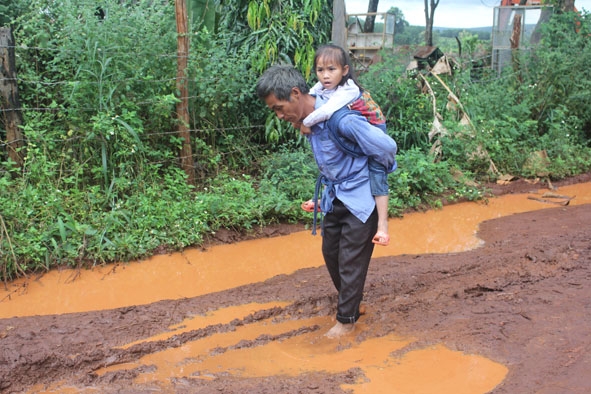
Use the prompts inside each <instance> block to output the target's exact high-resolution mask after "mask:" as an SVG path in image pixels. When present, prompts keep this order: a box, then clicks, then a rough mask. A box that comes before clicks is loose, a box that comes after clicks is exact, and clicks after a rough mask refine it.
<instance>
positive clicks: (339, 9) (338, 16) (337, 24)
mask: <svg viewBox="0 0 591 394" xmlns="http://www.w3.org/2000/svg"><path fill="white" fill-rule="evenodd" d="M346 12H347V11H346V9H345V0H334V1H333V2H332V36H331V40H332V43H333V44H335V45H338V46H340V47H341V48H343V49H345V50H347V26H346V25H347V23H346V21H345V16H346V15H345V14H346Z"/></svg>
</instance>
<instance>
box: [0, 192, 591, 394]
mask: <svg viewBox="0 0 591 394" xmlns="http://www.w3.org/2000/svg"><path fill="white" fill-rule="evenodd" d="M559 193H560V194H561V195H565V196H570V197H574V198H573V199H572V200H571V201H570V204H571V205H578V204H589V203H591V184H590V183H584V184H577V185H572V186H564V187H561V188H560V191H559ZM532 196H535V197H537V198H542V195H541V192H539V194H517V195H505V196H502V197H498V198H494V199H491V200H489V201H487V202H486V203H484V202H478V203H461V204H457V205H451V206H446V207H444V208H443V209H441V210H436V211H429V212H426V213H413V214H408V215H406V216H404V218H402V219H392V220H390V235H391V239H392V242H391V245H390V246H388V247H376V248H375V251H374V257H381V256H393V255H401V254H422V253H455V252H462V251H466V250H470V249H473V248H476V247H478V246H479V245H480V244H481V241H480V240H479V239H478V238H477V237H476V232H477V229H478V225H479V223H481V222H482V221H485V220H488V219H494V218H498V217H501V216H506V215H511V214H515V213H522V212H527V211H533V210H539V209H546V208H555V207H556V206H557V205H555V204H552V203H549V202H548V201H552V199H548V198H545V200H546V202H543V201H540V200H534V199H531V197H532ZM322 265H323V261H322V256H321V253H320V236H316V237H314V236H312V235H310V232H309V231H301V232H297V233H293V234H290V235H286V236H281V237H276V238H265V239H259V240H253V241H245V242H240V243H236V244H231V245H221V246H214V247H211V248H209V249H208V250H206V251H203V250H200V249H187V250H185V251H183V252H182V253H175V254H171V255H160V256H155V257H153V258H150V259H147V260H144V261H141V262H132V263H126V264H115V265H109V266H105V267H95V268H93V269H92V270H83V271H81V272H77V271H74V270H61V271H51V272H49V273H46V274H44V275H42V276H40V277H38V278H33V277H31V278H29V279H23V280H19V281H15V282H13V283H10V284H9V287H8V288H7V289H2V290H1V291H0V300H1V302H0V318H8V317H13V316H32V315H49V314H64V313H73V312H82V311H90V310H103V309H113V308H119V307H123V306H130V305H141V304H149V303H152V302H156V301H159V300H164V299H182V298H188V297H196V296H199V295H203V294H208V293H214V292H218V291H223V290H227V289H231V288H235V287H238V286H241V285H245V284H249V283H257V282H262V281H264V280H266V279H269V278H271V277H273V276H276V275H281V274H290V273H293V272H295V271H296V270H299V269H302V268H308V267H319V266H322ZM294 301H295V300H281V301H278V302H277V303H276V304H241V303H240V300H237V301H236V305H234V306H231V307H228V308H224V309H220V310H216V311H213V312H211V313H209V314H207V315H203V316H201V315H200V316H192V317H191V318H189V319H187V320H185V321H184V322H182V323H180V324H176V325H174V326H170V327H168V330H166V331H165V332H162V333H160V334H158V335H156V336H153V337H151V338H145V339H143V340H141V342H150V341H157V340H161V339H166V338H170V337H173V336H174V335H178V334H181V333H183V332H187V331H190V330H196V329H199V328H204V327H209V326H213V325H216V324H223V323H227V322H230V321H232V320H233V319H236V318H240V317H243V316H248V315H250V314H252V313H254V312H256V311H259V310H263V309H268V308H271V307H273V306H275V305H285V304H289V303H292V302H294ZM332 324H334V322H333V321H332V320H331V319H330V318H327V317H313V318H309V319H308V320H294V321H287V322H280V323H277V322H274V321H272V320H262V321H260V322H257V323H255V324H249V325H245V326H241V327H239V328H238V329H236V330H235V331H232V332H223V333H218V334H216V335H211V336H208V337H207V338H203V339H196V340H194V341H192V342H189V343H187V344H185V345H184V346H182V347H178V348H170V349H166V350H164V351H159V352H156V353H153V354H149V355H146V356H144V357H143V358H141V359H140V360H138V361H137V362H135V363H129V364H119V365H115V366H111V367H108V368H104V369H103V370H99V371H97V373H98V374H99V375H100V374H105V373H107V372H111V371H115V370H131V369H135V368H138V367H141V366H150V368H144V369H143V372H142V373H140V374H139V375H138V376H137V378H136V381H137V382H138V383H148V382H149V383H153V384H157V385H159V386H161V387H162V389H163V391H166V388H167V382H169V381H170V379H174V378H176V377H181V376H188V375H191V376H197V377H199V378H201V379H206V380H207V379H211V378H212V376H213V375H214V374H219V373H220V372H225V373H227V374H231V375H235V376H240V377H263V376H279V375H288V376H293V375H298V374H303V373H307V372H313V371H327V372H339V371H346V370H348V369H350V368H354V367H357V368H360V369H361V370H362V371H363V373H364V376H365V377H366V379H364V380H363V381H359V382H356V383H355V384H348V385H342V388H343V389H345V390H351V391H352V392H354V393H372V394H373V393H438V394H445V393H450V394H451V393H453V394H458V393H470V394H475V393H486V392H488V391H490V390H492V389H493V388H494V387H495V386H497V385H498V384H499V383H501V382H502V381H503V379H504V378H505V376H506V374H507V372H508V369H507V367H506V366H504V365H501V364H499V363H496V362H493V361H491V360H488V359H486V358H484V357H481V356H479V355H478V354H465V353H462V352H457V351H452V350H449V349H447V348H446V347H445V345H444V344H438V345H434V346H431V347H428V348H420V349H415V348H413V347H412V346H411V345H412V343H413V342H415V341H417V338H408V337H404V338H403V337H397V336H396V335H394V334H390V335H388V336H385V337H381V338H369V339H366V340H365V341H361V342H358V341H353V340H352V339H348V338H342V339H341V340H339V341H335V340H329V339H326V338H325V337H324V336H323V335H322V334H323V333H324V332H326V331H327V330H328V329H329V328H330V327H331V326H332ZM302 325H308V326H310V325H317V326H320V327H321V329H320V330H316V331H313V332H308V333H304V334H302V335H298V336H295V337H290V338H288V339H286V340H283V341H270V342H268V343H266V344H264V345H261V346H257V347H254V348H241V347H240V346H234V347H231V345H235V344H238V343H239V342H241V341H244V340H252V339H255V338H257V337H260V336H261V335H265V334H268V335H278V334H281V333H285V332H289V331H293V330H296V329H298V327H300V326H302ZM358 326H359V327H358V328H357V331H361V332H362V331H363V330H364V325H363V323H362V322H361V323H359V324H358ZM135 343H136V342H134V343H130V344H127V345H125V346H123V347H129V346H131V345H133V344H135ZM218 347H229V348H230V349H231V350H229V351H226V352H224V353H221V354H215V352H212V349H215V348H218ZM33 392H78V391H76V390H75V389H73V388H70V389H69V388H68V387H61V386H59V385H56V386H55V387H53V388H50V389H48V388H47V387H45V388H44V389H43V390H41V388H38V389H37V390H33ZM86 392H94V391H93V390H90V389H87V390H86Z"/></svg>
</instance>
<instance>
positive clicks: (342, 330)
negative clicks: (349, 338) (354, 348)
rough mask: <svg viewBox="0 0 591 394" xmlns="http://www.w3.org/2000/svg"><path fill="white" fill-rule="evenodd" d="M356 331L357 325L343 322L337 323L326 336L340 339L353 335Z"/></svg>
mask: <svg viewBox="0 0 591 394" xmlns="http://www.w3.org/2000/svg"><path fill="white" fill-rule="evenodd" d="M354 330H355V324H353V323H350V324H343V323H341V322H337V324H335V325H334V326H333V327H332V328H331V329H330V330H328V332H327V333H326V334H324V336H325V337H327V338H331V339H334V338H339V337H342V336H343V335H347V334H350V333H352V332H353V331H354Z"/></svg>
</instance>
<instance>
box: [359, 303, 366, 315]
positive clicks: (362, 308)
mask: <svg viewBox="0 0 591 394" xmlns="http://www.w3.org/2000/svg"><path fill="white" fill-rule="evenodd" d="M366 311H367V309H366V308H365V305H363V304H361V305H359V314H360V315H365V313H366Z"/></svg>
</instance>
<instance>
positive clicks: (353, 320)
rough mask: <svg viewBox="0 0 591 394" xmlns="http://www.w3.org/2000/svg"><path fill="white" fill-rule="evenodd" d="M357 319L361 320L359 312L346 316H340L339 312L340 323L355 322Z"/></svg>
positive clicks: (338, 319)
mask: <svg viewBox="0 0 591 394" xmlns="http://www.w3.org/2000/svg"><path fill="white" fill-rule="evenodd" d="M357 320H359V314H357V315H356V316H352V317H345V316H340V315H339V314H337V321H338V322H339V323H343V324H353V323H355V322H356V321H357Z"/></svg>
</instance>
